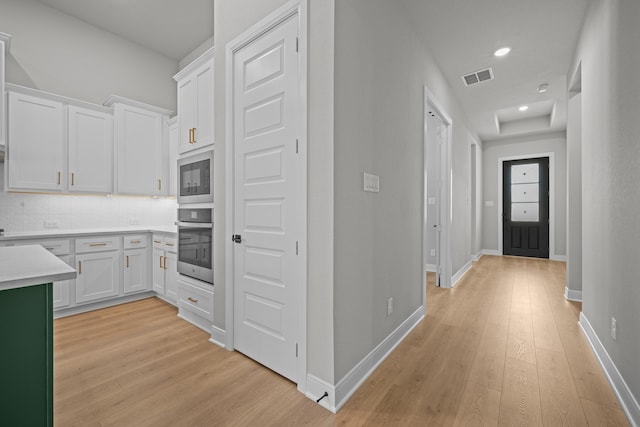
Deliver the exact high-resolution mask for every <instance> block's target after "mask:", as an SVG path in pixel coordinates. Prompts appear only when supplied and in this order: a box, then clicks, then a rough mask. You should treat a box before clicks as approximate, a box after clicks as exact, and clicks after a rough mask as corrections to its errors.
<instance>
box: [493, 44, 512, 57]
mask: <svg viewBox="0 0 640 427" xmlns="http://www.w3.org/2000/svg"><path fill="white" fill-rule="evenodd" d="M509 52H511V48H510V47H509V46H505V47H501V48H500V49H498V50H496V51H495V52H493V54H494V55H495V56H498V57H500V56H505V55H506V54H508V53H509Z"/></svg>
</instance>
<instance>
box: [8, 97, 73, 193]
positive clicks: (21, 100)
mask: <svg viewBox="0 0 640 427" xmlns="http://www.w3.org/2000/svg"><path fill="white" fill-rule="evenodd" d="M8 99H9V105H8V107H9V112H8V147H7V169H8V178H9V179H8V182H7V186H8V188H9V189H12V190H45V191H62V190H63V189H64V185H65V182H64V177H65V174H64V170H65V161H64V158H65V153H66V150H65V148H66V147H65V146H66V144H65V142H66V141H65V138H64V136H65V134H64V105H63V104H62V103H61V102H57V101H52V100H49V99H43V98H38V97H35V96H30V95H25V94H21V93H16V92H9V94H8Z"/></svg>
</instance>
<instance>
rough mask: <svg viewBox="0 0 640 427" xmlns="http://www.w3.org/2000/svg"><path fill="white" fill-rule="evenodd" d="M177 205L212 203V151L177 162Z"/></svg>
mask: <svg viewBox="0 0 640 427" xmlns="http://www.w3.org/2000/svg"><path fill="white" fill-rule="evenodd" d="M178 203H213V151H207V152H205V153H201V154H194V155H191V156H188V157H183V158H182V159H179V160H178Z"/></svg>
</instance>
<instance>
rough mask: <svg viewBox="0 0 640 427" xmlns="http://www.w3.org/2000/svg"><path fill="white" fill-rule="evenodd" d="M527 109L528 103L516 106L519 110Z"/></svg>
mask: <svg viewBox="0 0 640 427" xmlns="http://www.w3.org/2000/svg"><path fill="white" fill-rule="evenodd" d="M528 109H529V106H528V105H521V106H520V107H518V110H520V111H527V110H528Z"/></svg>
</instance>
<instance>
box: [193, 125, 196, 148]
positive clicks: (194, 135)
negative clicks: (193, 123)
mask: <svg viewBox="0 0 640 427" xmlns="http://www.w3.org/2000/svg"><path fill="white" fill-rule="evenodd" d="M193 143H194V144H195V143H196V128H193Z"/></svg>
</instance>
